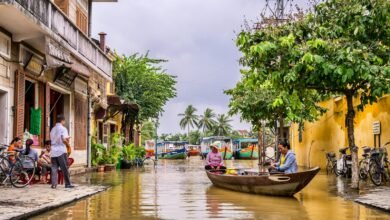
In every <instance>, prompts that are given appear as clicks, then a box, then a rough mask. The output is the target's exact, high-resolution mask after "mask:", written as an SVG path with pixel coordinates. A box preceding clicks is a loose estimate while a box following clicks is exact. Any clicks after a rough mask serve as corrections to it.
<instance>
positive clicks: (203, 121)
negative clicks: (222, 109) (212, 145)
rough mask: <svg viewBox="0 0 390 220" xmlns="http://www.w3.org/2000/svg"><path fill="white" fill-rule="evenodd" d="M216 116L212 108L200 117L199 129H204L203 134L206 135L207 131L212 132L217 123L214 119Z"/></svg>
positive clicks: (207, 109)
mask: <svg viewBox="0 0 390 220" xmlns="http://www.w3.org/2000/svg"><path fill="white" fill-rule="evenodd" d="M215 116H216V115H215V113H214V112H213V110H212V109H210V108H206V110H205V111H204V113H203V115H201V116H200V120H199V128H202V133H203V134H204V133H205V131H210V130H212V129H213V127H214V125H215V124H216V121H215V119H214V118H215Z"/></svg>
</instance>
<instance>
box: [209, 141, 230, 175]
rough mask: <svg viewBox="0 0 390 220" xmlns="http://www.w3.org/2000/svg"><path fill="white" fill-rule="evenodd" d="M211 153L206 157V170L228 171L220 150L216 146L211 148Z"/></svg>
mask: <svg viewBox="0 0 390 220" xmlns="http://www.w3.org/2000/svg"><path fill="white" fill-rule="evenodd" d="M210 148H211V151H210V152H209V153H208V154H207V157H206V163H207V164H206V166H205V169H206V170H226V167H225V166H224V165H223V159H222V155H221V153H220V152H218V148H217V147H216V146H215V145H211V146H210Z"/></svg>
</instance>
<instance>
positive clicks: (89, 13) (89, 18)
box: [88, 0, 92, 37]
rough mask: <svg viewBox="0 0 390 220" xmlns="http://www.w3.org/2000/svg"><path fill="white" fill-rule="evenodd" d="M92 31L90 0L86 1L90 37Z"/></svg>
mask: <svg viewBox="0 0 390 220" xmlns="http://www.w3.org/2000/svg"><path fill="white" fill-rule="evenodd" d="M91 31H92V0H89V1H88V37H91Z"/></svg>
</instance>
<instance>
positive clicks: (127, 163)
mask: <svg viewBox="0 0 390 220" xmlns="http://www.w3.org/2000/svg"><path fill="white" fill-rule="evenodd" d="M131 165H132V164H131V161H129V160H122V167H121V168H122V169H130V168H131Z"/></svg>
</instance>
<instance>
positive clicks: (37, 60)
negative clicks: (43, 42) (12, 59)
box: [20, 45, 44, 76]
mask: <svg viewBox="0 0 390 220" xmlns="http://www.w3.org/2000/svg"><path fill="white" fill-rule="evenodd" d="M20 59H21V61H22V63H23V65H24V69H25V70H28V71H29V72H30V73H32V74H34V75H36V76H39V75H41V73H42V71H43V70H44V66H43V64H44V60H43V58H42V57H41V56H39V55H38V54H36V53H34V52H32V51H31V50H29V49H27V48H26V47H25V46H23V45H21V46H20Z"/></svg>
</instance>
